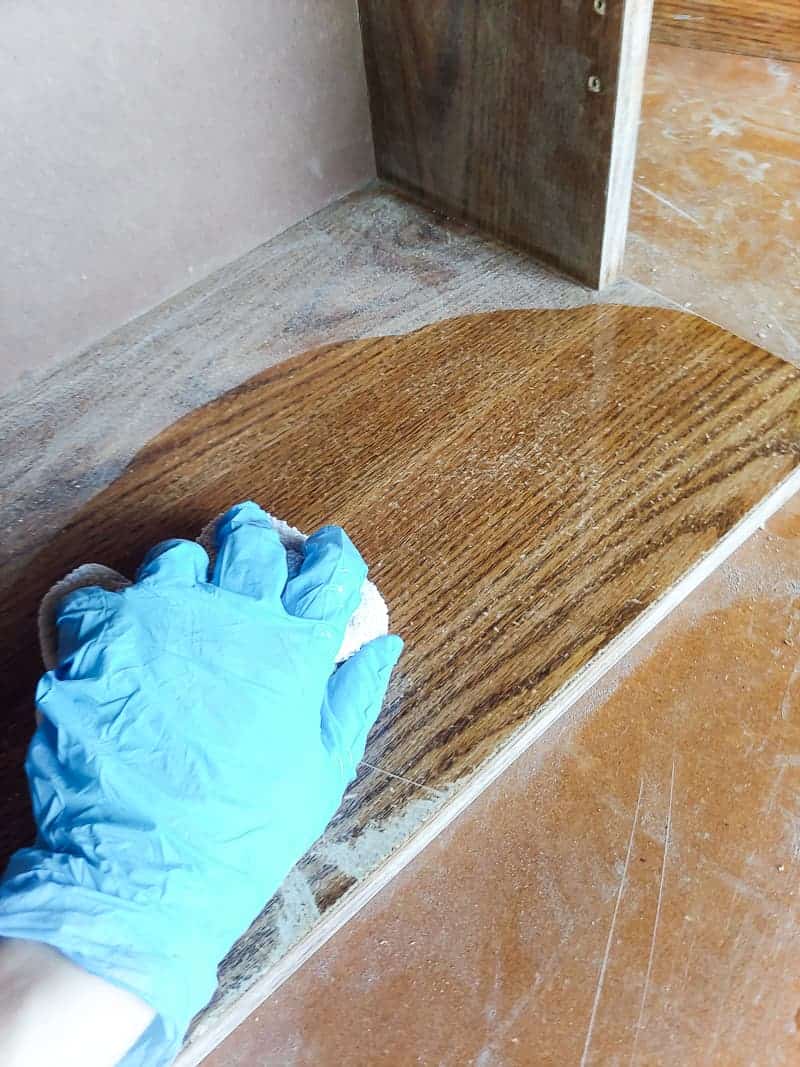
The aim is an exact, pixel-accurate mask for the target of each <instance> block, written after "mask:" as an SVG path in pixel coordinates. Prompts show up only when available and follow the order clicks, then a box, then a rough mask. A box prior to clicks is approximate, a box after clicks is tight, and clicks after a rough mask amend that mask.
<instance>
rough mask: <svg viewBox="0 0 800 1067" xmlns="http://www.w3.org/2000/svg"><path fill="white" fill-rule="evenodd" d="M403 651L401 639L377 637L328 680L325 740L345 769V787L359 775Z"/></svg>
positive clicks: (323, 705)
mask: <svg viewBox="0 0 800 1067" xmlns="http://www.w3.org/2000/svg"><path fill="white" fill-rule="evenodd" d="M402 651H403V642H402V641H401V640H400V638H399V637H396V636H394V635H393V634H389V635H387V636H385V637H376V638H375V640H374V641H370V642H369V643H368V644H366V645H364V647H363V648H361V649H359V650H358V652H356V653H355V654H354V655H352V656H351V657H350V659H348V660H345V662H344V663H343V664H342V665H341V667H339V668H338V670H336V671H335V672H334V673H333V674H332V675H331V677H330V679H329V681H328V687H327V690H326V693H325V699H324V701H323V704H322V741H323V744H324V745H325V748H326V749H327V750H328V753H329V754H330V756H331V757H332V759H333V761H334V763H336V764H338V765H339V766H341V770H342V779H343V780H342V784H343V785H345V784H346V783H347V782H349V781H351V780H352V778H353V777H354V776H355V771H356V766H357V765H358V762H359V760H360V759H361V758H362V757H363V755H364V748H365V746H366V743H367V734H368V733H369V731H370V729H371V728H372V724H373V723H374V722H375V720H376V719H377V718H378V715H379V713H380V710H381V705H382V704H383V698H384V697H385V696H386V689H387V687H388V685H389V677H390V675H391V673H392V669H393V668H394V665H395V664H396V663H397V661H398V659H399V658H400V653H401V652H402Z"/></svg>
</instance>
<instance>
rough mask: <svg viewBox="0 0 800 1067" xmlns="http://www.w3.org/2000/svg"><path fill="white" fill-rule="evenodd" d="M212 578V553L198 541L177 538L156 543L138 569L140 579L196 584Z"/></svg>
mask: <svg viewBox="0 0 800 1067" xmlns="http://www.w3.org/2000/svg"><path fill="white" fill-rule="evenodd" d="M207 578H208V554H207V553H206V550H205V549H204V548H203V546H202V545H199V544H198V543H197V542H196V541H181V540H179V539H177V538H173V539H172V540H170V541H162V542H161V544H159V545H155V546H154V547H153V548H151V549H150V551H149V552H148V553H147V555H146V556H145V557H144V559H143V560H142V564H141V566H140V567H139V569H138V571H137V572H136V581H137V582H148V581H150V582H163V583H164V584H167V583H169V584H170V585H195V584H196V583H197V582H205V581H206V580H207Z"/></svg>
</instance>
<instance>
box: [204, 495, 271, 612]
mask: <svg viewBox="0 0 800 1067" xmlns="http://www.w3.org/2000/svg"><path fill="white" fill-rule="evenodd" d="M216 546H217V558H216V561H215V563H214V577H213V581H214V582H215V583H216V584H217V585H218V586H219V587H220V588H221V589H227V590H228V591H229V592H231V593H241V594H242V595H243V596H249V597H254V598H255V599H256V600H273V601H278V602H279V601H280V597H281V593H282V592H283V590H284V587H285V585H286V579H287V577H288V573H287V570H286V550H285V549H284V547H283V545H282V544H281V539H280V537H278V533H277V531H276V530H275V528H274V526H273V525H272V522H271V521H270V518H269V515H267V513H266V512H265V511H263V510H262V509H261V508H260V507H259V506H258V504H254V503H253V502H252V501H250V500H248V501H246V502H245V503H244V504H237V505H236V506H235V507H233V508H231V509H230V511H227V512H226V513H225V514H224V515H223V516H222V518H221V519H220V520H219V522H218V523H217V529H216Z"/></svg>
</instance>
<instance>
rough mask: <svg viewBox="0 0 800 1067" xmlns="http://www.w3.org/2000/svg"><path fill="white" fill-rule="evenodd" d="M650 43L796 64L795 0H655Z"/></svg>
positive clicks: (798, 17) (799, 56) (799, 22)
mask: <svg viewBox="0 0 800 1067" xmlns="http://www.w3.org/2000/svg"><path fill="white" fill-rule="evenodd" d="M652 36H653V40H654V41H658V42H659V43H661V44H673V45H681V46H683V47H684V48H705V49H708V50H709V51H711V52H740V53H742V54H743V55H746V56H766V57H768V58H770V59H783V60H786V61H787V62H795V63H797V62H800V4H798V3H797V0H748V2H747V3H741V2H740V0H655V6H654V8H653V33H652Z"/></svg>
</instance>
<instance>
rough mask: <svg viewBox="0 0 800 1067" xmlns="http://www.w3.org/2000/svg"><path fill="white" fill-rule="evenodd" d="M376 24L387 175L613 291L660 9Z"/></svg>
mask: <svg viewBox="0 0 800 1067" xmlns="http://www.w3.org/2000/svg"><path fill="white" fill-rule="evenodd" d="M597 8H599V9H600V10H597ZM360 11H361V22H362V32H363V36H364V49H365V59H366V68H367V79H368V83H369V89H370V104H371V108H372V121H373V131H374V138H375V151H376V158H377V164H378V172H379V174H380V175H381V176H382V177H384V178H386V179H387V180H389V181H392V182H394V183H396V184H398V185H400V186H401V187H403V188H405V189H406V190H408V191H409V192H411V193H412V194H414V195H416V196H418V197H420V198H421V199H422V200H424V201H425V202H426V203H428V204H430V205H432V206H434V207H438V208H439V209H441V210H443V211H445V212H446V213H448V214H450V215H454V216H456V217H459V218H464V219H468V220H470V221H472V222H474V223H476V224H478V225H479V226H481V227H484V228H485V229H486V230H488V231H489V232H491V233H493V234H496V235H498V236H499V237H502V238H504V239H506V240H508V241H511V242H512V243H514V244H518V245H521V246H523V247H525V248H527V249H528V250H530V251H532V252H534V253H535V254H536V255H538V256H539V257H540V258H542V259H544V260H547V261H548V262H550V263H553V264H555V265H556V266H558V267H559V268H561V269H562V270H565V271H566V272H567V273H569V274H572V275H574V276H576V277H578V278H580V279H581V280H582V281H585V282H587V283H589V284H590V285H593V286H601V285H604V284H606V283H608V282H610V281H612V280H613V278H614V276H615V275H616V273H617V271H618V269H619V265H620V258H621V249H622V246H623V244H624V233H625V227H626V223H627V209H628V202H629V198H630V184H631V174H632V167H633V155H634V146H635V141H636V127H637V123H638V117H639V102H640V99H641V78H642V74H643V70H644V63H645V58H646V51H647V36H648V32H649V18H650V0H628V2H627V3H624V2H623V0H597V2H595V0H563V2H561V3H555V0H542V2H533V0H492V2H489V0H468V2H463V0H433V2H431V0H407V2H404V3H402V4H401V3H398V2H396V0H360ZM623 30H624V34H623ZM623 36H624V40H623ZM593 89H594V90H597V91H593ZM622 105H624V106H622Z"/></svg>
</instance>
